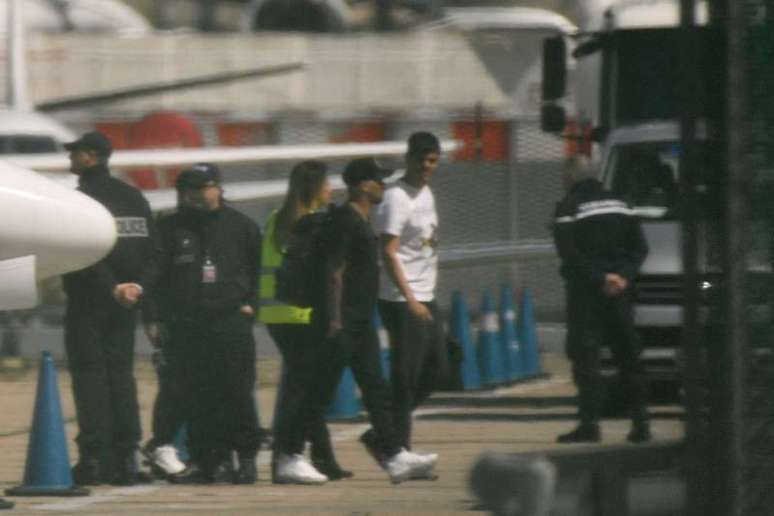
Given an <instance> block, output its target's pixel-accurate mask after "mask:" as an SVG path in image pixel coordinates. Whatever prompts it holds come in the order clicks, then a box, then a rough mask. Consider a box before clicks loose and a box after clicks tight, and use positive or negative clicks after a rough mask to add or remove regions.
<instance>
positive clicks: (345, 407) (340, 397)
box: [325, 367, 360, 420]
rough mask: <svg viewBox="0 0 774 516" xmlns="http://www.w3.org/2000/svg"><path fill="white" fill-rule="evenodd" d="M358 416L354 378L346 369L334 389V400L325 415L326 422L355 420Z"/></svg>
mask: <svg viewBox="0 0 774 516" xmlns="http://www.w3.org/2000/svg"><path fill="white" fill-rule="evenodd" d="M359 415H360V401H359V400H358V399H357V396H356V395H355V378H354V376H352V370H351V369H350V368H349V367H347V368H346V369H344V374H342V375H341V380H340V381H339V386H338V387H337V388H336V398H335V399H334V400H333V403H332V404H331V406H330V407H328V412H327V413H326V414H325V417H326V419H328V420H337V419H355V418H356V417H358V416H359Z"/></svg>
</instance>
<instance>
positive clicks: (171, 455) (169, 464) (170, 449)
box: [150, 444, 185, 475]
mask: <svg viewBox="0 0 774 516" xmlns="http://www.w3.org/2000/svg"><path fill="white" fill-rule="evenodd" d="M150 460H151V462H153V464H154V465H156V466H158V467H159V468H161V469H162V470H164V473H166V474H167V475H177V474H178V473H182V471H183V470H184V469H185V464H183V461H181V460H180V458H179V457H178V456H177V448H175V447H174V446H172V445H169V444H167V445H164V446H157V447H156V449H154V450H153V451H152V452H151V453H150Z"/></svg>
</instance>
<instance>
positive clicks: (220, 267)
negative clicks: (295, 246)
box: [150, 206, 261, 322]
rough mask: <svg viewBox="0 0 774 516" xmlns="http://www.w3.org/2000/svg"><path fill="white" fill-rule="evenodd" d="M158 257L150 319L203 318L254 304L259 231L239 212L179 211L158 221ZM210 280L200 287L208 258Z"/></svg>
mask: <svg viewBox="0 0 774 516" xmlns="http://www.w3.org/2000/svg"><path fill="white" fill-rule="evenodd" d="M158 231H159V239H160V241H161V248H162V258H161V272H160V275H159V281H158V283H157V286H156V288H155V289H153V293H154V295H153V301H154V305H155V306H154V309H153V311H152V312H153V313H152V315H151V316H150V317H152V318H154V319H157V320H162V321H165V322H172V321H180V320H194V319H206V318H210V317H215V316H219V315H223V314H227V313H230V312H233V311H235V310H238V309H239V307H240V306H242V305H246V304H247V305H250V306H252V307H253V308H255V307H256V305H257V286H258V274H259V271H260V261H261V232H260V229H259V228H258V226H257V225H256V224H255V223H254V222H253V221H251V220H250V219H249V218H247V217H246V216H245V215H243V214H241V213H240V212H238V211H236V210H234V209H232V208H230V207H228V206H224V207H222V208H220V209H218V210H216V211H214V212H201V211H196V210H191V209H182V210H179V211H178V212H176V213H172V214H169V215H165V216H163V217H161V218H160V219H159V221H158ZM208 257H209V260H210V262H211V264H212V266H213V267H214V277H210V278H209V279H210V281H209V282H204V281H203V279H204V267H205V262H206V261H207V258H208Z"/></svg>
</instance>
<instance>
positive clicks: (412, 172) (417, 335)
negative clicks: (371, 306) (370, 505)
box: [375, 132, 447, 449]
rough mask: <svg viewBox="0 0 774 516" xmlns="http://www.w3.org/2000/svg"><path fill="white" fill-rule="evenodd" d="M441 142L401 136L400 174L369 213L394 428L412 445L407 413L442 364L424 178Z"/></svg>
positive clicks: (430, 209) (431, 202)
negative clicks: (404, 142) (376, 247)
mask: <svg viewBox="0 0 774 516" xmlns="http://www.w3.org/2000/svg"><path fill="white" fill-rule="evenodd" d="M440 154H441V146H440V144H439V142H438V139H437V138H436V137H435V136H434V135H433V134H431V133H427V132H417V133H414V134H412V135H411V136H410V137H409V140H408V153H407V154H406V174H405V176H403V178H401V180H400V181H398V182H397V183H395V184H394V185H392V186H391V187H390V188H388V189H387V191H386V192H385V194H384V200H383V201H382V203H381V205H379V209H378V212H377V214H376V218H375V225H376V232H377V233H378V234H379V239H380V247H381V267H380V274H381V276H380V278H379V313H380V314H381V317H382V321H383V322H384V327H385V329H386V330H387V333H388V335H389V339H390V385H391V387H392V396H393V400H392V401H393V411H394V421H395V430H396V433H397V434H398V436H399V437H400V439H401V444H402V445H403V446H404V447H405V448H406V449H411V413H412V411H413V410H414V409H415V408H416V407H417V406H418V405H419V404H421V403H422V402H423V401H425V400H426V399H427V397H428V396H430V394H431V392H432V391H433V388H434V386H435V385H436V382H437V378H438V376H439V375H445V373H446V368H447V360H446V349H445V339H444V335H443V329H442V326H441V321H440V317H439V315H438V310H437V307H436V304H435V286H436V280H437V277H438V213H437V212H436V209H435V198H434V197H433V192H432V191H431V190H430V187H429V186H428V183H429V181H430V178H431V177H432V176H433V173H434V172H435V170H436V168H437V167H438V160H439V158H440Z"/></svg>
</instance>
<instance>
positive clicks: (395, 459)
mask: <svg viewBox="0 0 774 516" xmlns="http://www.w3.org/2000/svg"><path fill="white" fill-rule="evenodd" d="M437 461H438V455H437V454H435V453H431V454H428V455H420V454H418V453H414V452H410V451H407V450H405V449H401V451H400V452H398V453H396V454H395V455H393V456H392V457H390V458H389V459H387V460H386V461H385V462H384V469H386V470H387V474H388V475H390V481H391V482H392V483H393V484H400V483H401V482H403V481H404V480H409V479H411V478H412V477H414V476H415V475H420V474H422V475H423V477H422V478H424V475H426V474H427V473H426V472H427V471H428V470H430V471H432V469H433V467H434V466H435V463H436V462H437ZM417 478H419V477H417Z"/></svg>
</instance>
